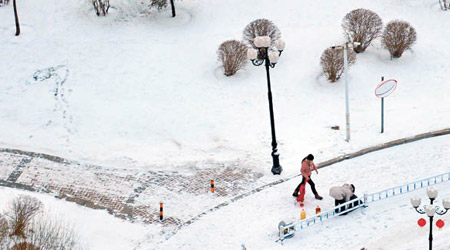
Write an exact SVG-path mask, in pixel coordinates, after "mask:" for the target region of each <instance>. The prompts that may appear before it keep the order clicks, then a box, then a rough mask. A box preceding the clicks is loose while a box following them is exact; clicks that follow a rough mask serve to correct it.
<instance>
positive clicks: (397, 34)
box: [382, 20, 417, 58]
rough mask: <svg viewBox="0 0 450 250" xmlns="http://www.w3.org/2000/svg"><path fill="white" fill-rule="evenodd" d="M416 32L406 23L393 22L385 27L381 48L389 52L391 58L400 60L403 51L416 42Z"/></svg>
mask: <svg viewBox="0 0 450 250" xmlns="http://www.w3.org/2000/svg"><path fill="white" fill-rule="evenodd" d="M416 40H417V34H416V30H415V29H414V28H413V27H412V26H411V25H410V24H409V23H407V22H405V21H400V20H394V21H391V22H389V23H388V24H387V25H386V28H385V29H384V32H383V37H382V43H383V46H384V47H385V48H386V49H388V50H389V53H390V54H391V58H400V57H401V56H402V54H403V52H404V51H405V50H408V49H411V46H412V45H413V44H414V43H415V42H416Z"/></svg>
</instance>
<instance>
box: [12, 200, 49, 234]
mask: <svg viewBox="0 0 450 250" xmlns="http://www.w3.org/2000/svg"><path fill="white" fill-rule="evenodd" d="M41 209H42V202H40V201H39V200H38V199H36V198H33V197H31V196H25V195H21V196H19V197H17V198H16V199H15V200H13V201H12V203H11V208H10V211H9V213H7V217H8V218H9V225H10V227H11V229H12V230H11V233H10V236H16V237H20V238H26V235H27V230H28V228H29V226H30V222H31V220H32V219H33V217H34V216H35V215H36V214H37V213H38V212H39V211H41Z"/></svg>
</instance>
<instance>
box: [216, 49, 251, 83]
mask: <svg viewBox="0 0 450 250" xmlns="http://www.w3.org/2000/svg"><path fill="white" fill-rule="evenodd" d="M247 49H248V48H247V46H246V45H245V44H244V43H243V42H240V41H236V40H228V41H225V42H223V43H222V44H221V45H220V46H219V50H218V51H217V54H218V55H219V61H220V62H222V65H223V69H224V74H225V75H226V76H232V75H234V74H236V72H237V71H238V70H240V69H242V68H243V67H244V66H245V64H246V63H247Z"/></svg>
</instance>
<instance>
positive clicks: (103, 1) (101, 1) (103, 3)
mask: <svg viewBox="0 0 450 250" xmlns="http://www.w3.org/2000/svg"><path fill="white" fill-rule="evenodd" d="M91 1H92V5H93V6H94V10H95V14H97V16H100V15H103V16H106V14H108V10H109V0H91Z"/></svg>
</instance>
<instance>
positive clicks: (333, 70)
mask: <svg viewBox="0 0 450 250" xmlns="http://www.w3.org/2000/svg"><path fill="white" fill-rule="evenodd" d="M347 60H348V65H349V66H350V65H352V64H354V63H355V61H356V54H355V52H353V51H352V50H349V51H348V53H347ZM320 66H321V67H322V71H323V73H324V74H325V76H326V77H327V79H328V80H329V81H330V82H336V81H337V80H339V78H341V75H342V73H344V51H343V50H342V49H331V48H328V49H326V50H325V51H324V52H323V53H322V56H321V57H320Z"/></svg>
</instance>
